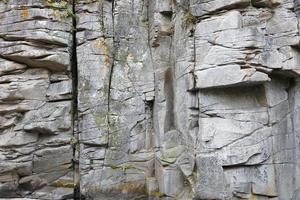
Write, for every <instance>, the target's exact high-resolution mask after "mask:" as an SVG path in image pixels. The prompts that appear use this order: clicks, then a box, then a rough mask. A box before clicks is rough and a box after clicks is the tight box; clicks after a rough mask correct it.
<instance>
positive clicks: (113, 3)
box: [104, 0, 116, 159]
mask: <svg viewBox="0 0 300 200" xmlns="http://www.w3.org/2000/svg"><path fill="white" fill-rule="evenodd" d="M114 10H115V1H114V0H112V7H111V15H112V37H113V41H112V42H113V50H112V61H111V68H110V71H109V79H108V91H107V123H108V128H107V135H108V136H107V138H108V142H107V148H108V147H109V142H110V124H111V121H110V115H111V108H110V100H111V94H110V90H111V82H112V77H113V70H114V65H115V51H116V45H115V43H116V41H115V16H114ZM104 159H105V157H104Z"/></svg>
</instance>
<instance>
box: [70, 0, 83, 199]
mask: <svg viewBox="0 0 300 200" xmlns="http://www.w3.org/2000/svg"><path fill="white" fill-rule="evenodd" d="M75 2H76V0H72V1H71V3H72V13H73V15H72V30H71V31H72V42H71V46H70V49H71V50H70V52H71V56H70V59H71V61H70V63H71V73H72V94H73V98H72V127H73V131H72V134H73V135H72V136H73V138H72V139H73V142H72V144H73V178H74V194H73V198H74V200H80V199H81V195H80V175H79V152H80V149H79V148H80V145H79V132H78V66H77V40H76V23H77V22H76V10H75Z"/></svg>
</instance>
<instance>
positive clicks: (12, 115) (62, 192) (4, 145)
mask: <svg viewBox="0 0 300 200" xmlns="http://www.w3.org/2000/svg"><path fill="white" fill-rule="evenodd" d="M68 6H69V5H67V3H65V4H64V3H60V4H54V3H53V2H51V1H43V0H36V1H30V0H23V1H18V0H8V1H0V198H9V197H28V198H35V199H63V198H64V199H67V198H70V199H71V198H72V197H73V189H72V188H73V187H74V181H73V170H72V157H73V150H72V149H73V148H72V146H71V138H72V134H73V131H72V115H71V111H72V106H71V99H72V91H71V90H72V84H71V83H72V78H71V74H70V54H69V44H70V42H71V39H72V37H71V36H72V34H71V32H70V31H71V29H72V20H71V18H70V16H69V15H68V13H67V11H66V9H67V7H68Z"/></svg>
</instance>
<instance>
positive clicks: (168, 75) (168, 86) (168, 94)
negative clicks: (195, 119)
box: [164, 67, 175, 132]
mask: <svg viewBox="0 0 300 200" xmlns="http://www.w3.org/2000/svg"><path fill="white" fill-rule="evenodd" d="M164 78H165V83H164V92H165V98H166V117H165V127H164V132H168V131H170V130H174V129H175V121H174V88H173V74H172V69H171V68H170V67H169V68H168V69H167V70H166V72H165V77H164Z"/></svg>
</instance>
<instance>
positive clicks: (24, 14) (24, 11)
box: [22, 8, 29, 18]
mask: <svg viewBox="0 0 300 200" xmlns="http://www.w3.org/2000/svg"><path fill="white" fill-rule="evenodd" d="M22 16H23V17H24V18H28V17H29V10H28V9H27V8H24V9H23V10H22Z"/></svg>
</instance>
